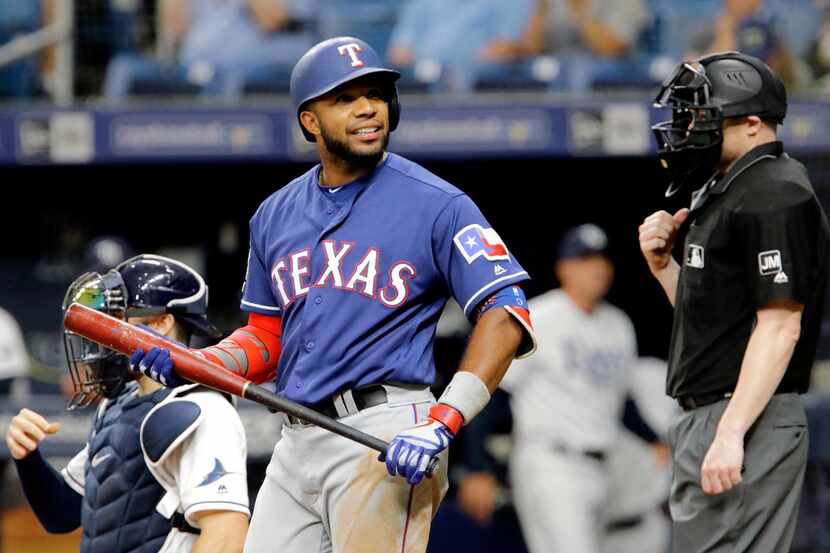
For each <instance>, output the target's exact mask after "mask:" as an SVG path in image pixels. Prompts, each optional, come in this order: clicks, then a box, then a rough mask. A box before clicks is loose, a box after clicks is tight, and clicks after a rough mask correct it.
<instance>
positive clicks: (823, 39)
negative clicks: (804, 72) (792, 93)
mask: <svg viewBox="0 0 830 553" xmlns="http://www.w3.org/2000/svg"><path fill="white" fill-rule="evenodd" d="M807 66H808V67H809V69H810V72H811V73H812V78H813V79H815V82H816V85H817V86H818V88H820V89H821V90H822V91H824V92H830V6H827V7H825V8H824V24H823V25H822V27H821V30H820V32H819V35H818V36H817V37H816V38H815V40H814V41H813V43H812V44H811V45H810V49H809V51H808V53H807Z"/></svg>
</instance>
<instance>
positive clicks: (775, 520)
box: [668, 394, 807, 553]
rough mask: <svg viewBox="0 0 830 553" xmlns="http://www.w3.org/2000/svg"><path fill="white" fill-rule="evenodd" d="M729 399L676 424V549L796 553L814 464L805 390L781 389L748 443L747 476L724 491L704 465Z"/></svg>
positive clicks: (672, 434)
mask: <svg viewBox="0 0 830 553" xmlns="http://www.w3.org/2000/svg"><path fill="white" fill-rule="evenodd" d="M726 405H727V400H723V401H720V402H718V403H714V404H712V405H707V406H704V407H699V408H697V409H693V410H690V411H685V412H683V413H680V414H679V415H678V416H677V417H676V418H675V420H674V421H673V422H672V425H671V427H670V428H669V434H668V438H669V443H670V445H671V448H672V486H671V501H670V505H671V515H672V520H673V541H674V547H673V551H674V552H675V553H704V552H706V553H726V552H729V553H741V552H745V551H746V552H751V553H788V552H789V550H790V542H791V541H792V537H793V532H794V531H795V522H796V516H797V515H798V504H799V498H800V496H801V486H802V482H803V480H804V469H805V466H806V463H807V417H806V415H805V413H804V408H803V407H802V405H801V401H800V400H799V398H798V395H797V394H777V395H774V396H773V397H772V399H771V400H770V402H769V405H768V406H767V408H766V409H765V410H764V411H763V412H762V413H761V416H760V417H758V420H757V421H756V423H755V425H754V426H753V427H752V428H751V429H750V431H749V432H748V433H747V436H746V439H745V440H744V472H743V481H742V482H741V484H739V485H738V486H736V487H734V488H732V489H731V490H729V491H728V492H725V493H722V494H720V495H715V496H709V495H706V494H704V493H703V490H702V488H701V486H700V467H701V465H702V464H703V458H704V457H705V455H706V452H707V451H708V449H709V446H710V445H711V443H712V440H713V439H714V437H715V432H716V430H717V426H718V422H719V421H720V418H721V415H723V411H724V409H725V408H726Z"/></svg>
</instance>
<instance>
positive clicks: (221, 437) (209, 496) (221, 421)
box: [61, 390, 250, 553]
mask: <svg viewBox="0 0 830 553" xmlns="http://www.w3.org/2000/svg"><path fill="white" fill-rule="evenodd" d="M186 399H187V400H190V401H194V402H196V403H197V404H198V405H199V407H201V409H202V413H204V419H203V420H202V421H201V423H200V424H199V426H198V427H197V428H196V429H195V430H194V431H193V433H191V434H190V435H189V436H187V438H185V439H184V440H183V441H182V442H181V443H180V444H179V445H178V446H176V449H175V450H174V451H173V452H172V453H170V454H169V455H168V456H167V457H166V458H165V459H164V460H163V462H162V463H161V464H160V465H159V466H158V467H157V468H156V470H155V471H153V472H154V474H156V478H157V479H159V480H160V481H159V483H160V484H161V485H162V486H163V487H164V488H165V489H166V490H167V491H168V494H167V495H166V496H165V497H164V499H162V501H161V503H160V504H159V507H158V508H157V510H158V511H159V512H161V513H162V514H163V515H165V516H168V513H167V512H162V511H164V510H168V509H170V513H169V514H170V515H172V512H173V511H176V510H178V511H180V512H183V513H184V516H185V519H186V520H187V522H188V523H189V524H190V525H191V526H193V527H195V528H199V525H198V523H197V522H196V520H194V518H193V515H194V513H197V512H199V511H210V510H222V511H237V512H241V513H245V514H246V515H248V516H250V508H249V504H248V483H247V479H246V478H247V477H246V466H245V462H246V458H247V447H246V442H245V430H244V428H243V427H242V421H241V420H240V419H239V414H238V413H237V412H236V409H235V408H234V407H233V405H231V404H230V402H228V400H227V399H225V398H224V397H222V396H221V395H220V394H219V393H218V392H214V391H211V390H199V391H196V392H192V393H190V394H188V395H187V396H186ZM160 405H161V404H160ZM87 451H88V448H87V447H84V449H83V450H81V451H80V452H79V453H78V454H77V455H75V457H73V458H72V460H71V461H70V462H69V464H68V465H67V466H66V468H64V469H63V470H62V471H61V474H62V475H63V478H64V480H65V481H66V483H67V484H69V486H70V487H71V488H72V489H74V490H75V491H76V492H78V493H79V494H81V495H83V493H84V481H85V477H84V476H85V475H84V467H85V466H86V461H87V457H88V455H87ZM93 462H95V460H94V459H93ZM145 462H146V458H145ZM217 467H221V469H219V470H217ZM197 537H198V536H197V535H195V534H191V533H185V532H180V531H179V530H176V529H173V530H171V531H170V534H169V535H168V537H167V540H166V541H165V542H164V545H163V546H162V547H161V549H160V550H159V553H182V552H185V551H190V549H191V547H192V546H193V542H195V541H196V538H197Z"/></svg>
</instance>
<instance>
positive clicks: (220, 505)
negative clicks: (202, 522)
mask: <svg viewBox="0 0 830 553" xmlns="http://www.w3.org/2000/svg"><path fill="white" fill-rule="evenodd" d="M199 511H235V512H237V513H245V514H246V515H248V516H250V515H251V509H250V508H249V507H248V506H247V505H245V504H243V503H238V502H236V501H199V502H197V503H193V504H192V505H188V506H187V507H186V508H185V510H184V518H185V520H187V522H188V523H189V524H193V521H191V520H190V517H191V515H193V513H198V512H199Z"/></svg>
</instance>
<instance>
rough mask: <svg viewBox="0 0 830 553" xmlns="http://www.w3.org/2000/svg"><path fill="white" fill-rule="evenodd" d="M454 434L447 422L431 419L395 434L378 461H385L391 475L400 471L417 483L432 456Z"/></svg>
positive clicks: (440, 450)
mask: <svg viewBox="0 0 830 553" xmlns="http://www.w3.org/2000/svg"><path fill="white" fill-rule="evenodd" d="M454 437H455V434H453V433H452V431H451V430H450V429H449V427H448V426H447V425H445V424H444V423H442V422H440V421H438V420H435V419H433V418H428V419H427V420H425V421H424V422H422V423H420V424H417V425H415V426H413V427H411V428H407V429H406V430H404V431H402V432H401V433H400V434H398V435H397V436H395V437H394V438H393V439H392V441H391V442H389V447H388V448H387V449H386V452H385V453H381V454H380V456H379V457H378V460H380V461H384V460H385V461H386V470H387V471H388V472H389V474H390V475H391V476H395V474H399V475H401V476H403V477H404V478H406V481H407V482H409V483H410V484H412V485H413V486H414V485H415V484H417V483H418V482H420V481H421V480H423V478H424V474H425V472H426V469H427V467H428V466H429V463H430V461H432V459H433V457H435V456H436V455H438V454H439V453H441V452H442V451H444V450H445V449H446V448H447V446H448V445H450V441H452V439H453V438H454Z"/></svg>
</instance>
